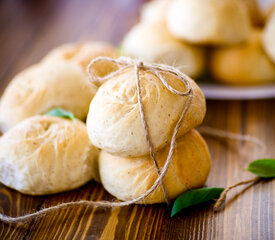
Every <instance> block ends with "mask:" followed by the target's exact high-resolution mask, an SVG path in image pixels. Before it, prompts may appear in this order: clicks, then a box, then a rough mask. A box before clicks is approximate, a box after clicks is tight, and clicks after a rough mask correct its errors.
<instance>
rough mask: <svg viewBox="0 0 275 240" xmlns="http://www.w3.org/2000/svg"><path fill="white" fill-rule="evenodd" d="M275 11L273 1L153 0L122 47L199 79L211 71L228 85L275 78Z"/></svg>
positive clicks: (130, 53) (267, 81)
mask: <svg viewBox="0 0 275 240" xmlns="http://www.w3.org/2000/svg"><path fill="white" fill-rule="evenodd" d="M274 11H275V1H274V0H271V1H262V0H222V1H221V0H153V1H150V2H148V3H146V4H145V5H144V6H143V8H142V9H141V20H140V22H139V23H138V24H137V25H136V26H134V27H133V28H132V29H131V30H130V31H129V33H128V34H126V36H125V38H124V39H123V41H122V44H121V52H122V54H124V55H126V56H131V57H135V58H141V59H145V60H147V61H149V62H157V63H164V64H169V65H173V66H175V67H178V68H179V69H180V70H182V71H183V72H185V73H186V74H189V75H190V76H191V77H194V78H199V77H201V76H202V75H205V74H204V73H206V75H209V73H210V75H211V78H212V79H214V80H217V81H219V82H222V83H226V84H238V85H250V84H261V83H272V82H273V83H274V82H275V63H274V53H273V54H272V52H274V50H272V49H274V47H273V45H274V42H275V35H274V31H273V29H274V27H272V21H273V20H272V18H274V17H272V13H273V15H274ZM273 22H274V21H273ZM272 31H273V32H272Z"/></svg>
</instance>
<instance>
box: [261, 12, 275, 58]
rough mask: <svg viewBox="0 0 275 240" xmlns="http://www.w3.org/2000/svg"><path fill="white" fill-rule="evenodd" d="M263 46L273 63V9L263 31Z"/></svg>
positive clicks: (274, 21)
mask: <svg viewBox="0 0 275 240" xmlns="http://www.w3.org/2000/svg"><path fill="white" fill-rule="evenodd" d="M263 47H264V49H265V51H266V53H267V55H268V56H269V57H270V59H271V60H272V61H273V63H275V11H273V14H272V15H271V16H270V18H269V20H268V22H267V24H266V27H265V29H264V33H263Z"/></svg>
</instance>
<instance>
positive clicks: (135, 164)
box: [99, 130, 211, 204]
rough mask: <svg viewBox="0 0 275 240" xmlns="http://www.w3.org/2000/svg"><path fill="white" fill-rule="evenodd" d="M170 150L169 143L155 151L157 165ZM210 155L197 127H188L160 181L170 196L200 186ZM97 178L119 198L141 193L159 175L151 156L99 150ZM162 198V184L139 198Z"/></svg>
mask: <svg viewBox="0 0 275 240" xmlns="http://www.w3.org/2000/svg"><path fill="white" fill-rule="evenodd" d="M168 152H169V144H168V145H167V146H166V147H165V148H164V149H161V150H160V151H159V152H157V154H156V159H157V162H158V164H159V166H160V167H163V166H164V164H165V161H166V158H167V155H168ZM210 165H211V162H210V156H209V151H208V148H207V145H206V143H205V141H204V139H203V138H202V137H201V136H200V135H199V133H198V132H197V131H196V130H191V131H190V132H188V133H186V134H185V135H184V136H182V137H181V138H179V139H177V142H176V149H175V152H174V154H173V156H172V159H171V163H170V165H169V168H168V171H167V173H166V175H165V176H164V178H163V183H164V186H165V189H166V191H167V194H168V197H169V199H174V198H176V197H177V196H178V195H180V194H181V193H183V192H185V191H187V190H190V189H192V188H197V187H201V186H203V185H204V183H205V182H206V179H207V177H208V174H209V171H210ZM99 171H100V178H101V182H102V184H103V186H104V188H105V189H106V190H107V191H108V192H109V193H111V194H112V195H113V196H115V197H117V198H118V199H120V200H124V201H127V200H132V199H135V198H138V197H140V196H141V195H143V194H144V193H146V191H147V190H149V189H150V188H151V186H152V185H153V184H154V182H155V181H156V179H157V177H158V175H157V172H156V169H155V166H154V162H153V161H152V159H151V158H150V156H143V157H137V158H127V157H120V156H115V155H112V154H110V153H107V152H104V151H102V152H101V154H100V157H99ZM161 202H165V199H164V195H163V192H162V190H161V187H160V186H158V188H157V189H156V190H155V191H153V192H152V193H151V194H150V195H149V196H148V197H146V198H145V200H143V201H142V202H139V203H143V204H153V203H161Z"/></svg>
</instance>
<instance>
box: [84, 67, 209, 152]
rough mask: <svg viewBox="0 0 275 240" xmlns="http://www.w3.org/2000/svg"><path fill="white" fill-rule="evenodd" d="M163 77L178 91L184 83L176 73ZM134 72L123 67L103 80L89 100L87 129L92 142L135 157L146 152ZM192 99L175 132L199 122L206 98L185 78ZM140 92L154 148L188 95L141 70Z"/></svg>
mask: <svg viewBox="0 0 275 240" xmlns="http://www.w3.org/2000/svg"><path fill="white" fill-rule="evenodd" d="M162 74H163V76H164V78H165V79H166V81H167V82H168V83H169V84H170V85H171V86H173V87H174V88H175V89H177V90H179V91H186V87H185V85H184V84H183V83H182V81H181V80H180V79H179V78H177V77H176V76H175V75H172V74H168V73H162ZM135 78H136V75H135V71H134V69H133V68H129V69H127V70H124V71H122V72H121V73H120V74H119V75H116V76H114V77H113V78H111V79H110V80H108V81H107V82H105V83H104V84H103V85H102V86H101V87H100V88H99V90H98V91H97V93H96V95H95V97H94V99H93V100H92V102H91V105H90V110H89V113H88V117H87V130H88V134H89V137H90V139H91V141H92V143H93V144H94V145H95V146H97V147H99V148H101V149H103V150H105V151H107V152H110V153H113V154H116V155H120V156H126V157H137V156H142V155H147V154H148V153H149V150H148V145H147V142H146V138H145V131H144V128H143V125H142V121H141V116H140V111H139V104H138V99H137V86H136V80H135ZM188 81H189V83H190V85H191V86H192V88H193V94H194V97H193V100H192V102H191V106H190V108H189V109H188V111H187V113H186V115H185V118H184V120H183V123H182V126H181V127H180V129H179V133H178V136H181V135H183V134H184V133H186V132H188V131H189V130H191V129H192V128H194V127H195V126H197V125H199V124H200V123H201V122H202V120H203V118H204V115H205V111H206V106H205V98H204V95H203V93H202V91H201V90H200V88H199V87H198V86H197V85H196V83H195V82H194V81H193V80H192V79H190V78H188ZM140 84H141V94H142V98H143V105H144V113H145V118H146V120H147V123H148V128H149V131H150V135H151V139H152V143H153V145H154V147H155V148H156V149H160V148H162V147H163V146H165V145H166V144H167V143H168V142H169V141H170V139H171V137H172V132H173V130H174V128H175V125H176V123H177V121H178V119H179V117H180V114H181V113H182V111H183V109H184V108H185V106H186V102H187V99H188V97H186V96H178V95H176V94H174V93H171V92H170V91H169V90H168V89H167V88H166V87H165V86H164V85H163V83H162V82H161V81H160V80H159V78H158V77H157V76H156V75H154V74H153V73H151V72H149V71H146V70H140Z"/></svg>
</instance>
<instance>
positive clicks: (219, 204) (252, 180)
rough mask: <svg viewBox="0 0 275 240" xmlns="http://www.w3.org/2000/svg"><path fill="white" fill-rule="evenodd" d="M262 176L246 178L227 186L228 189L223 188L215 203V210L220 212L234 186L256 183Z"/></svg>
mask: <svg viewBox="0 0 275 240" xmlns="http://www.w3.org/2000/svg"><path fill="white" fill-rule="evenodd" d="M260 179H261V178H260V177H255V178H252V179H249V180H246V181H241V182H238V183H235V184H234V185H232V186H229V187H227V188H226V189H224V190H223V192H222V193H221V195H220V197H219V199H218V200H217V202H216V203H215V205H214V211H215V212H218V211H219V210H220V207H221V205H222V204H223V202H224V201H225V198H226V195H227V193H228V192H229V191H230V190H231V189H233V188H236V187H238V186H240V185H244V184H248V183H256V182H258V181H259V180H260Z"/></svg>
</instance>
